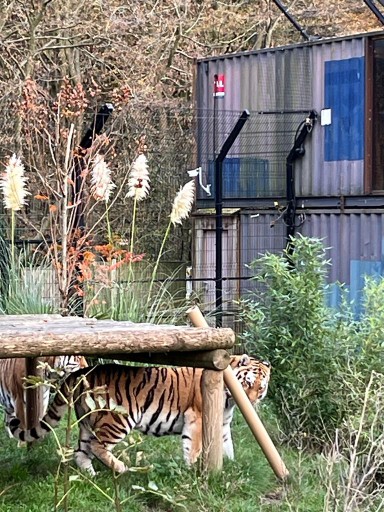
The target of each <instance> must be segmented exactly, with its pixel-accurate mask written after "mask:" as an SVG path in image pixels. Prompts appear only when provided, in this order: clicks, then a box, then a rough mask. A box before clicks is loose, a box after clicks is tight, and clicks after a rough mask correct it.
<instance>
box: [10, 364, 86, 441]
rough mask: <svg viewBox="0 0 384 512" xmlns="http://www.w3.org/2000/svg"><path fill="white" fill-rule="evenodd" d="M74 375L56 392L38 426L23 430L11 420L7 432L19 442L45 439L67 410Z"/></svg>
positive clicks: (19, 422)
mask: <svg viewBox="0 0 384 512" xmlns="http://www.w3.org/2000/svg"><path fill="white" fill-rule="evenodd" d="M75 378H76V377H75V374H72V375H71V376H69V377H68V378H67V379H66V380H65V381H64V382H63V384H62V385H61V387H60V389H59V390H58V391H57V393H56V395H55V398H54V400H53V402H52V404H51V405H50V406H49V407H48V410H47V412H46V414H45V416H44V417H43V418H42V419H41V420H40V421H39V422H38V424H37V425H36V426H35V427H33V428H31V429H29V430H28V429H23V428H22V427H21V421H20V420H19V419H18V418H13V419H11V421H10V422H9V430H10V432H11V434H12V436H13V437H14V438H15V439H18V440H19V441H24V442H27V443H31V442H33V441H36V440H37V439H41V438H43V437H45V436H46V435H47V434H48V433H49V432H50V431H51V430H52V429H53V428H54V427H56V426H57V425H58V424H59V423H60V420H61V418H62V417H63V416H64V414H65V413H66V412H67V410H68V403H69V402H68V399H69V397H70V395H71V389H73V386H74V382H75Z"/></svg>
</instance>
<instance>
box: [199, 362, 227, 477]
mask: <svg viewBox="0 0 384 512" xmlns="http://www.w3.org/2000/svg"><path fill="white" fill-rule="evenodd" d="M201 388H202V389H201V393H202V398H203V411H202V430H203V440H202V443H203V452H202V455H203V471H210V472H212V471H220V470H221V469H222V467H223V400H224V398H223V391H224V386H223V372H221V371H214V370H204V371H203V376H202V379H201Z"/></svg>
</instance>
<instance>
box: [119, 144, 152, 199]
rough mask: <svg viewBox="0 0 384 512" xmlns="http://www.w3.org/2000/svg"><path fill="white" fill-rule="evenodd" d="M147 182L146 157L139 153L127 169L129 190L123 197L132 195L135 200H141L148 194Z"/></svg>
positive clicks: (148, 180)
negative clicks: (128, 169)
mask: <svg viewBox="0 0 384 512" xmlns="http://www.w3.org/2000/svg"><path fill="white" fill-rule="evenodd" d="M149 182H150V179H149V171H148V164H147V158H146V156H145V155H143V154H141V155H139V156H138V157H137V158H136V160H135V161H134V162H133V164H132V166H131V169H130V171H129V178H128V189H129V190H128V193H127V195H126V196H125V197H133V198H135V199H136V201H142V200H143V199H145V198H146V197H147V195H148V194H149V188H150V187H149Z"/></svg>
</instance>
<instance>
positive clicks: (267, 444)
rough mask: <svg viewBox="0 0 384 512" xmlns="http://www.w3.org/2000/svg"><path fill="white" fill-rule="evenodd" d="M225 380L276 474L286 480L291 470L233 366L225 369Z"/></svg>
mask: <svg viewBox="0 0 384 512" xmlns="http://www.w3.org/2000/svg"><path fill="white" fill-rule="evenodd" d="M223 373H224V382H225V385H226V386H227V388H228V389H229V391H230V393H231V395H232V397H233V399H234V400H235V402H236V404H237V405H238V407H239V409H240V411H241V413H242V415H243V416H244V419H245V420H246V422H247V423H248V426H249V428H250V429H251V432H252V434H253V435H254V437H255V439H256V441H257V442H258V443H259V446H260V448H261V449H262V450H263V453H264V455H265V456H266V458H267V460H268V462H269V464H270V466H271V468H272V469H273V471H274V473H275V475H276V476H277V477H278V478H279V479H280V480H286V479H287V478H288V477H289V472H288V470H287V468H286V466H285V464H284V462H283V460H282V459H281V457H280V455H279V453H278V451H277V450H276V447H275V445H274V444H273V442H272V440H271V438H270V437H269V435H268V432H267V431H266V429H265V427H264V425H263V424H262V422H261V420H260V418H259V416H258V415H257V413H256V411H255V409H254V408H253V406H252V404H251V402H250V401H249V400H248V397H247V395H246V394H245V392H244V389H243V387H242V385H241V384H240V382H239V381H238V380H237V378H236V376H235V374H234V373H233V370H232V368H231V367H228V368H226V369H225V370H224V372H223Z"/></svg>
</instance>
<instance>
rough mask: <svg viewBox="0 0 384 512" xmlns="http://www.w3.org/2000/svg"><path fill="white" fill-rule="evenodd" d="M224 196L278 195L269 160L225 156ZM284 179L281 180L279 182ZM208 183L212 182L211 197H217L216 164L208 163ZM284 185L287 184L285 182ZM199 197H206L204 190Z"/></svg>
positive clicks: (254, 196)
mask: <svg viewBox="0 0 384 512" xmlns="http://www.w3.org/2000/svg"><path fill="white" fill-rule="evenodd" d="M222 172H223V198H224V199H238V198H256V197H273V196H276V195H277V194H276V190H275V189H276V177H275V176H273V175H271V172H270V166H269V161H268V160H265V159H260V158H250V157H249V158H248V157H245V158H235V157H230V158H225V160H224V162H223V171H222ZM281 181H282V180H281V179H280V180H279V183H280V182H281ZM207 183H211V194H212V195H211V196H210V198H211V199H214V197H215V164H214V162H213V161H212V160H210V161H209V164H208V176H207ZM283 183H284V186H285V182H283ZM198 197H199V199H202V198H205V197H206V194H205V193H204V192H202V193H199V196H198Z"/></svg>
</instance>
